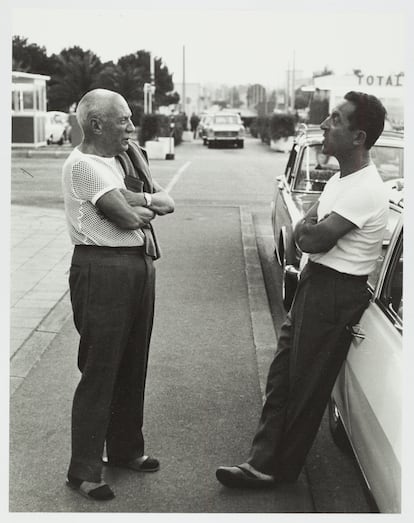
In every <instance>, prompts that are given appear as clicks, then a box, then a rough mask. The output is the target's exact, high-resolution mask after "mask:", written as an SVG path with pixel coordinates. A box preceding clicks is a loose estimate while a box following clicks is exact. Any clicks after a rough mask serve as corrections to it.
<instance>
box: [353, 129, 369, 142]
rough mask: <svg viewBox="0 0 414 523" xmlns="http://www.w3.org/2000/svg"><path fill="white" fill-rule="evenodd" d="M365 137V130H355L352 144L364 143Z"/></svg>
mask: <svg viewBox="0 0 414 523" xmlns="http://www.w3.org/2000/svg"><path fill="white" fill-rule="evenodd" d="M366 139H367V133H366V132H365V131H362V130H361V129H359V130H358V131H355V136H354V145H364V143H365V141H366Z"/></svg>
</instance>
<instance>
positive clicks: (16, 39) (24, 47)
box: [12, 36, 51, 75]
mask: <svg viewBox="0 0 414 523" xmlns="http://www.w3.org/2000/svg"><path fill="white" fill-rule="evenodd" d="M12 68H13V71H23V72H26V73H37V74H46V75H50V73H51V63H50V58H49V57H48V56H47V54H46V48H45V47H39V46H38V45H37V44H28V43H27V38H23V37H21V36H13V44H12Z"/></svg>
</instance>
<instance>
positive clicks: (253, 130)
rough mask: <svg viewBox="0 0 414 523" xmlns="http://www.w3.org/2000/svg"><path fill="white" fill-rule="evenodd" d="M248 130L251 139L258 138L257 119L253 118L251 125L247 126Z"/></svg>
mask: <svg viewBox="0 0 414 523" xmlns="http://www.w3.org/2000/svg"><path fill="white" fill-rule="evenodd" d="M249 129H250V134H251V135H252V136H253V138H258V137H259V126H258V125H257V118H253V120H252V122H251V124H250V125H249Z"/></svg>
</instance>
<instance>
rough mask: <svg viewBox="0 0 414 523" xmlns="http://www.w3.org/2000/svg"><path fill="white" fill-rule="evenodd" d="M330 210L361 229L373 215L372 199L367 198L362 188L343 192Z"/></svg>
mask: <svg viewBox="0 0 414 523" xmlns="http://www.w3.org/2000/svg"><path fill="white" fill-rule="evenodd" d="M351 196H352V197H351ZM332 211H333V212H336V213H337V214H339V215H340V216H342V217H343V218H345V219H347V220H349V221H350V222H352V223H354V224H355V225H356V226H357V227H358V228H359V229H361V227H363V226H364V225H365V224H366V223H367V221H368V220H369V219H370V218H371V217H372V215H373V205H372V199H371V198H369V197H368V198H367V194H366V192H365V191H363V190H361V191H359V192H354V191H353V192H352V193H351V194H347V193H346V192H345V195H344V196H343V197H342V198H340V199H339V200H338V201H337V202H336V203H335V205H334V207H333V209H332Z"/></svg>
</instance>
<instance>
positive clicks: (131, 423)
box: [62, 89, 174, 500]
mask: <svg viewBox="0 0 414 523" xmlns="http://www.w3.org/2000/svg"><path fill="white" fill-rule="evenodd" d="M131 115H132V114H131V111H130V109H129V107H128V104H127V102H126V101H125V99H124V98H123V97H122V96H120V95H119V94H118V93H115V92H113V91H108V90H105V89H95V90H92V91H90V92H88V93H87V94H85V95H84V97H83V98H82V99H81V100H80V102H79V105H78V108H77V112H76V117H77V120H78V122H79V125H80V127H81V129H82V133H83V140H82V142H81V144H80V145H79V146H78V147H76V148H74V149H73V151H72V152H71V154H70V155H69V157H68V158H67V160H66V161H65V163H64V165H63V177H62V186H63V194H64V202H65V212H66V219H67V223H68V228H69V234H70V237H71V240H72V243H73V244H74V252H73V257H72V264H71V267H70V276H69V287H70V296H71V302H72V310H73V318H74V323H75V326H76V329H77V330H78V332H79V335H80V342H79V354H78V367H79V369H80V371H81V379H80V382H79V384H78V386H77V388H76V391H75V395H74V399H73V407H72V455H71V460H70V465H69V470H68V474H67V484H68V485H69V486H70V487H72V488H73V489H74V490H76V491H78V492H79V493H81V494H83V495H84V496H86V497H89V498H93V499H97V500H107V499H111V498H113V497H114V493H113V491H112V489H111V488H110V487H109V485H107V484H106V483H105V482H104V481H103V479H102V468H103V464H104V461H103V453H104V447H105V444H106V453H107V459H106V463H107V464H108V465H114V466H119V467H125V468H128V469H132V470H135V471H139V472H154V471H156V470H158V469H159V462H158V460H157V459H155V458H150V457H148V456H146V455H144V437H143V434H142V425H143V409H144V390H145V381H146V374H147V364H148V350H149V345H150V338H151V331H152V324H153V313H154V297H155V296H154V294H155V269H154V265H153V262H154V260H155V259H157V258H158V257H159V249H158V245H157V241H156V238H155V234H154V230H153V228H152V224H151V222H152V220H153V219H154V218H155V217H156V216H163V215H166V214H168V213H170V212H173V210H174V202H173V200H172V198H171V197H170V196H169V195H168V194H167V193H166V192H165V191H164V190H163V189H162V187H161V186H160V185H158V184H157V183H156V182H155V181H154V180H153V179H152V178H151V174H150V170H149V166H148V161H147V156H146V153H145V151H144V150H143V149H141V148H140V147H139V146H138V145H137V144H136V143H135V142H133V141H131V139H130V138H131V135H132V133H133V132H134V130H135V128H134V125H133V124H132V122H131Z"/></svg>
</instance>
